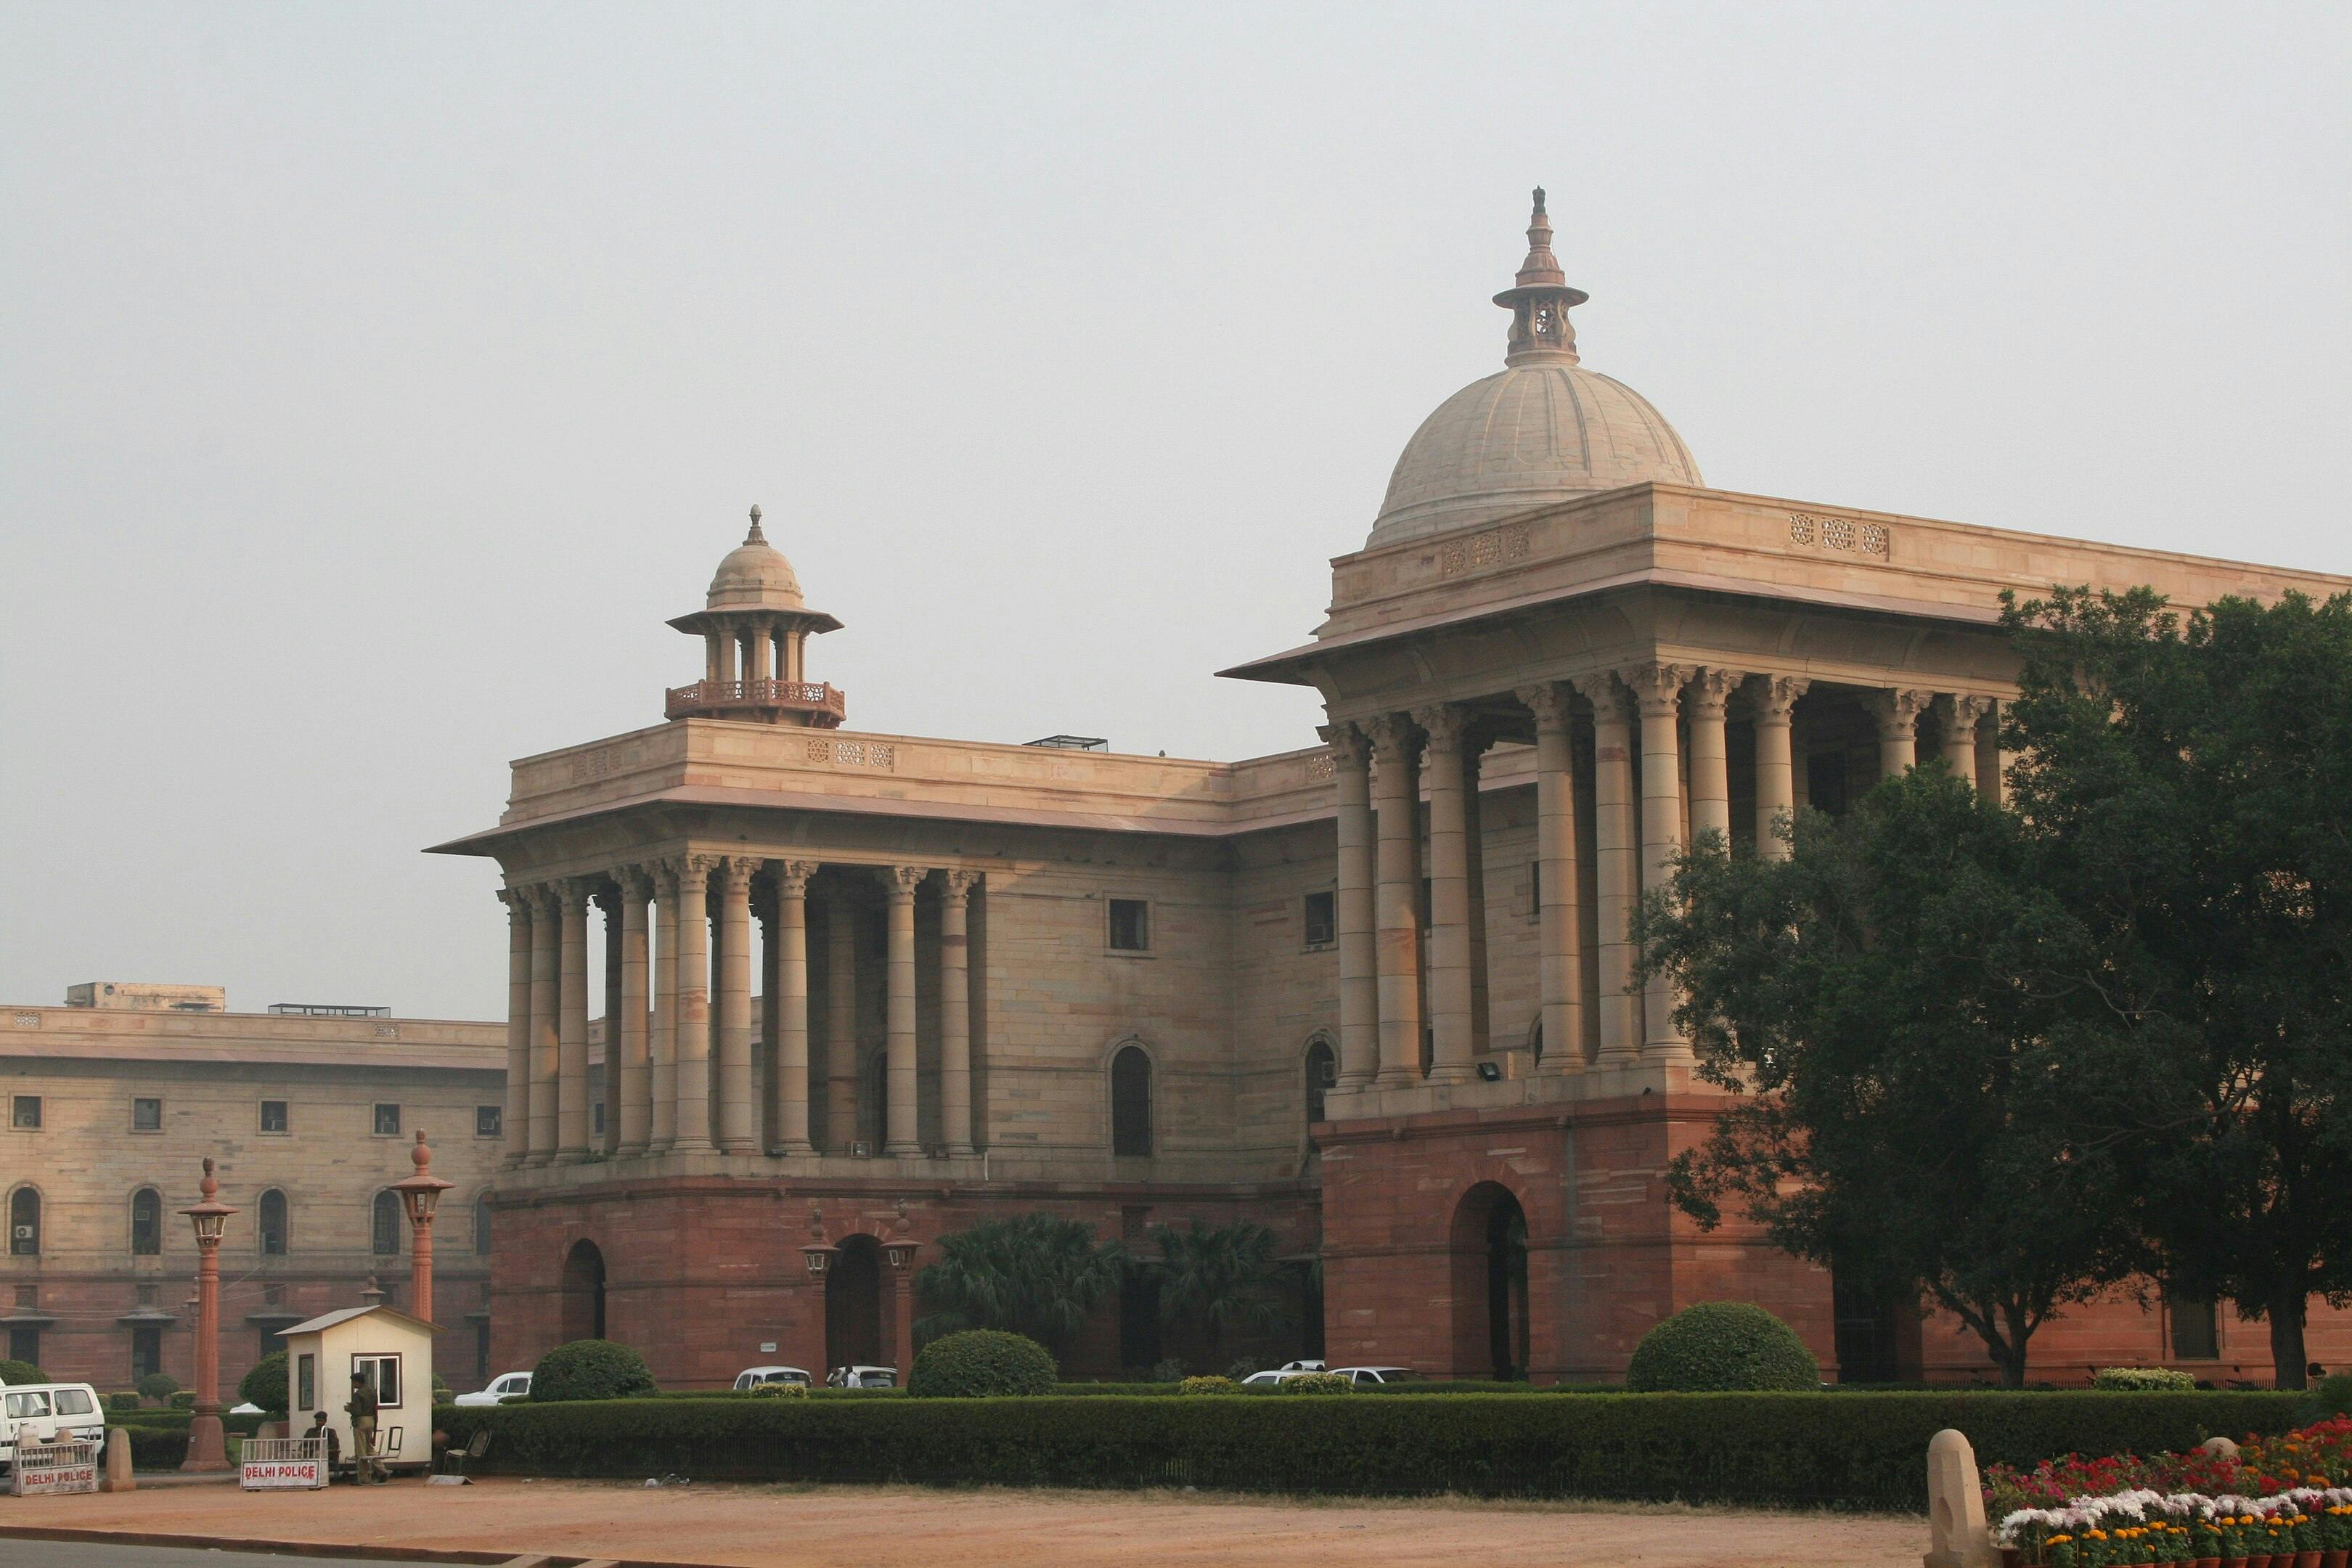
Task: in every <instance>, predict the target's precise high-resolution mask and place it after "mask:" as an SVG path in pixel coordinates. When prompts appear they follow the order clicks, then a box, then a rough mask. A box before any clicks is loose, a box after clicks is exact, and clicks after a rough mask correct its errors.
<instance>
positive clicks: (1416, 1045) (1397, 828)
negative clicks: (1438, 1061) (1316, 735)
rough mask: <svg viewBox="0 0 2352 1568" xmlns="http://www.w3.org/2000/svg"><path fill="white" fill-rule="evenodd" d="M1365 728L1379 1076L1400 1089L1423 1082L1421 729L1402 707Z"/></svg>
mask: <svg viewBox="0 0 2352 1568" xmlns="http://www.w3.org/2000/svg"><path fill="white" fill-rule="evenodd" d="M1365 730H1366V731H1367V732H1368V733H1369V734H1370V736H1371V738H1372V755H1373V757H1374V758H1375V759H1376V760H1377V761H1378V762H1379V763H1380V776H1379V778H1378V779H1377V780H1376V781H1375V783H1374V800H1375V807H1376V812H1377V825H1378V831H1379V835H1380V841H1379V842H1380V847H1379V873H1378V876H1379V880H1378V882H1377V884H1376V886H1375V888H1374V890H1373V912H1374V919H1375V920H1376V921H1378V922H1379V923H1378V939H1379V940H1378V942H1377V945H1376V946H1375V948H1374V952H1375V954H1376V962H1377V964H1378V974H1379V981H1378V986H1379V994H1380V1004H1381V1068H1380V1077H1379V1079H1378V1080H1377V1081H1378V1082H1379V1084H1380V1086H1381V1088H1383V1089H1402V1088H1404V1087H1405V1086H1407V1085H1408V1084H1414V1083H1418V1082H1420V1081H1421V821H1420V811H1421V782H1420V778H1419V769H1418V768H1417V767H1416V765H1415V762H1416V759H1415V756H1414V753H1415V752H1417V751H1418V750H1419V749H1420V736H1419V735H1417V734H1416V733H1415V732H1414V731H1413V727H1412V721H1411V720H1410V719H1407V718H1406V717H1405V716H1404V715H1403V714H1402V713H1383V714H1381V716H1379V717H1378V718H1376V719H1373V720H1370V721H1368V722H1367V723H1366V725H1365Z"/></svg>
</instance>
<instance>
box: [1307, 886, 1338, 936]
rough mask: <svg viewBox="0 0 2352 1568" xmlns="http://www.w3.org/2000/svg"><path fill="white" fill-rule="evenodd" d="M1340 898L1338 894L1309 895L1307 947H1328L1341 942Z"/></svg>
mask: <svg viewBox="0 0 2352 1568" xmlns="http://www.w3.org/2000/svg"><path fill="white" fill-rule="evenodd" d="M1337 941H1339V895H1338V894H1337V893H1309V894H1307V946H1309V947H1328V946H1330V945H1331V944H1332V943H1333V942H1337Z"/></svg>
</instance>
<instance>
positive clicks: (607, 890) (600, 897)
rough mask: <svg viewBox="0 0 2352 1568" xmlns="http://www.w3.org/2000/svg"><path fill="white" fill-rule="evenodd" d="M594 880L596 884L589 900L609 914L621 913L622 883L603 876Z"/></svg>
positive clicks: (589, 895)
mask: <svg viewBox="0 0 2352 1568" xmlns="http://www.w3.org/2000/svg"><path fill="white" fill-rule="evenodd" d="M592 880H593V882H594V884H595V886H594V888H593V889H592V890H591V891H590V893H589V894H588V901H589V902H590V903H592V904H594V905H595V906H596V907H597V908H598V909H600V910H604V912H605V913H606V914H608V915H616V914H619V913H620V912H621V889H620V885H619V884H618V883H616V882H613V881H610V880H608V879H605V878H603V877H597V878H594V879H592Z"/></svg>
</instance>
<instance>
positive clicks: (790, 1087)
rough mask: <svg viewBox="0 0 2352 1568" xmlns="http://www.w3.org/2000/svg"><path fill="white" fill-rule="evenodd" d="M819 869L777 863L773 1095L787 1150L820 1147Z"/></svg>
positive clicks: (780, 1142) (781, 1143) (779, 1138)
mask: <svg viewBox="0 0 2352 1568" xmlns="http://www.w3.org/2000/svg"><path fill="white" fill-rule="evenodd" d="M815 871H816V867H815V865H814V863H812V862H810V861H806V860H784V861H780V862H778V864H777V866H776V921H775V926H774V928H773V931H772V934H771V938H770V940H771V942H772V943H773V945H774V949H775V952H774V962H773V963H772V964H771V965H770V973H772V974H773V975H774V976H775V986H774V989H773V990H772V992H771V993H770V999H771V1002H772V1005H773V1007H774V1011H775V1018H776V1055H775V1062H774V1066H773V1069H772V1070H773V1077H772V1081H771V1084H770V1089H769V1095H770V1100H771V1102H772V1104H773V1106H774V1121H775V1128H776V1149H777V1152H779V1153H782V1154H810V1153H814V1152H815V1148H814V1145H813V1144H812V1143H811V1142H809V1016H808V1003H809V994H808V993H809V987H808V883H809V878H810V877H811V876H813V875H814V873H815Z"/></svg>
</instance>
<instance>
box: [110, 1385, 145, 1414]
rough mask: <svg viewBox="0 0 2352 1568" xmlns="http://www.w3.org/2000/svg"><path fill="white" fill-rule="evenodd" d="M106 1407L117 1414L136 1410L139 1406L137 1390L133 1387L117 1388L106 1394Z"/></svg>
mask: <svg viewBox="0 0 2352 1568" xmlns="http://www.w3.org/2000/svg"><path fill="white" fill-rule="evenodd" d="M106 1407H107V1408H108V1409H109V1410H111V1411H113V1412H114V1413H115V1414H116V1415H126V1414H128V1413H129V1412H131V1411H133V1410H136V1409H138V1408H139V1391H138V1390H137V1389H135V1388H123V1389H117V1390H116V1391H115V1392H114V1393H112V1394H108V1395H107V1396H106Z"/></svg>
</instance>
